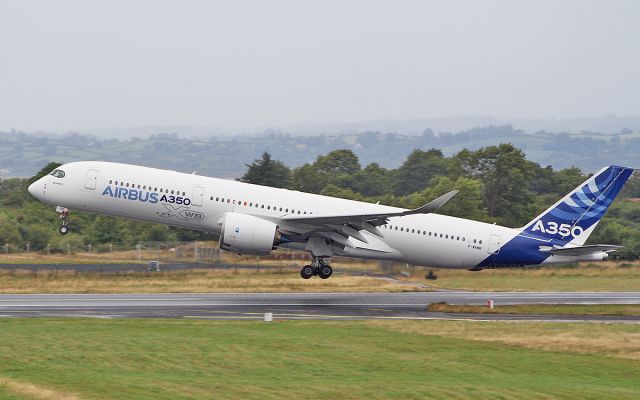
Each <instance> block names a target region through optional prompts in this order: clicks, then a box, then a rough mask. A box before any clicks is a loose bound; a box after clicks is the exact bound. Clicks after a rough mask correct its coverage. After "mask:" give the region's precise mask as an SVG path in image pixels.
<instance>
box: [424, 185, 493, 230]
mask: <svg viewBox="0 0 640 400" xmlns="http://www.w3.org/2000/svg"><path fill="white" fill-rule="evenodd" d="M452 190H459V191H460V193H458V194H457V195H456V196H454V197H453V198H452V199H451V200H449V201H448V202H447V204H445V205H444V206H443V207H442V208H441V209H440V210H438V214H445V215H451V216H452V217H459V218H468V219H473V220H476V221H483V220H487V217H488V215H487V209H486V208H485V206H484V199H483V195H482V194H483V187H482V182H480V181H477V180H475V179H471V178H465V177H463V176H461V177H458V178H457V179H455V180H454V179H452V178H450V177H448V176H441V177H437V178H434V179H433V180H432V181H431V186H430V187H429V188H427V189H424V190H423V191H422V192H419V193H416V194H414V195H413V196H411V203H412V204H411V207H413V208H416V207H420V206H422V205H424V204H426V203H428V202H430V201H431V200H433V199H435V198H437V197H439V196H442V195H443V194H445V193H447V192H450V191H452Z"/></svg>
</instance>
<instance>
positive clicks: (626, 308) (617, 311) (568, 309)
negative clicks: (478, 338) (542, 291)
mask: <svg viewBox="0 0 640 400" xmlns="http://www.w3.org/2000/svg"><path fill="white" fill-rule="evenodd" d="M427 309H428V310H429V311H436V312H445V313H471V314H557V315H630V316H636V315H640V304H519V305H498V306H495V307H494V308H488V307H487V306H473V305H466V304H464V305H462V304H461V305H457V304H447V303H432V304H429V305H428V306H427Z"/></svg>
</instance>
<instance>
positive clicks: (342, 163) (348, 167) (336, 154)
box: [314, 149, 360, 176]
mask: <svg viewBox="0 0 640 400" xmlns="http://www.w3.org/2000/svg"><path fill="white" fill-rule="evenodd" d="M314 164H315V167H316V168H317V170H318V172H320V173H325V174H330V175H333V176H337V175H340V174H349V175H352V174H355V173H356V172H358V171H360V162H359V161H358V156H356V155H355V154H354V153H353V151H351V150H345V149H342V150H334V151H332V152H330V153H329V154H327V155H326V156H318V159H317V160H316V162H315V163H314Z"/></svg>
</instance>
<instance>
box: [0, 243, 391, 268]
mask: <svg viewBox="0 0 640 400" xmlns="http://www.w3.org/2000/svg"><path fill="white" fill-rule="evenodd" d="M16 257H17V258H19V259H21V260H23V259H26V260H24V261H29V260H34V261H35V260H38V262H39V263H43V264H49V265H50V264H59V265H62V264H65V263H71V264H73V263H87V265H90V264H91V263H92V262H94V261H95V263H96V264H95V265H99V264H101V265H103V266H99V267H95V268H99V270H100V271H102V270H105V271H107V270H109V268H108V267H106V266H105V265H107V264H109V263H110V262H113V263H114V264H120V265H121V266H122V265H124V264H127V263H130V264H131V265H132V266H134V265H137V266H138V269H139V267H140V265H141V264H142V265H144V266H145V267H146V268H149V269H155V268H157V267H155V266H157V265H162V269H163V270H164V269H181V268H229V267H231V268H244V269H246V268H254V269H258V270H259V269H261V268H300V267H301V266H303V265H306V264H308V263H310V261H311V257H310V255H309V254H308V253H307V252H304V251H295V250H281V249H279V250H275V251H272V252H271V253H270V254H269V255H267V256H250V255H238V254H234V253H230V252H227V251H223V250H221V249H220V248H219V247H218V243H217V242H140V243H138V244H136V245H135V246H133V247H129V248H122V247H121V246H115V245H112V244H110V243H106V244H100V245H97V246H96V245H91V244H86V245H85V244H82V243H73V241H68V242H65V241H61V242H58V243H57V244H47V245H46V246H45V248H44V249H41V250H33V249H31V248H30V245H29V243H27V245H26V246H24V247H22V248H19V247H17V246H13V245H11V244H4V245H0V260H2V259H3V258H4V259H5V261H4V262H3V264H11V263H12V262H13V261H12V260H13V258H16ZM331 261H332V264H334V265H335V264H336V263H338V264H339V265H340V267H339V269H340V270H349V271H350V272H356V273H363V274H369V273H377V272H382V273H393V272H394V271H396V270H397V269H398V267H399V265H398V264H395V263H390V262H379V263H375V262H366V261H363V260H360V259H352V258H348V257H332V260H331ZM156 262H157V263H156ZM92 265H93V264H92ZM34 267H35V266H34ZM43 268H44V265H43ZM143 268H144V267H143ZM158 269H159V268H158Z"/></svg>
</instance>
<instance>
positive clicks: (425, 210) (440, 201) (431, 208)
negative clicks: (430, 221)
mask: <svg viewBox="0 0 640 400" xmlns="http://www.w3.org/2000/svg"><path fill="white" fill-rule="evenodd" d="M458 192H459V190H452V191H450V192H449V193H445V194H443V195H442V196H440V197H438V198H437V199H435V200H432V201H430V202H428V203H427V204H425V205H423V206H422V207H419V208H416V209H415V210H409V211H405V212H403V213H402V215H411V214H429V213H432V212H435V211H438V209H439V208H440V207H442V206H444V205H445V204H446V203H447V202H448V201H449V200H451V198H452V197H453V196H455V195H456V194H458Z"/></svg>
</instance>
